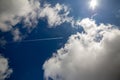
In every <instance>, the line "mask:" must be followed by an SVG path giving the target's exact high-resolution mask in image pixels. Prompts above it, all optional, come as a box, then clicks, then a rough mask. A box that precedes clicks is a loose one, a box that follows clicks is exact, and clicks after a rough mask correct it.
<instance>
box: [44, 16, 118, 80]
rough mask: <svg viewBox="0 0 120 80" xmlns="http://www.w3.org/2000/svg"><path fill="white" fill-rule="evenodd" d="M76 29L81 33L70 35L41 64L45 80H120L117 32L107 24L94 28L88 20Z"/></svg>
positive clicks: (112, 26) (93, 22) (94, 24)
mask: <svg viewBox="0 0 120 80" xmlns="http://www.w3.org/2000/svg"><path fill="white" fill-rule="evenodd" d="M78 25H79V26H81V27H83V29H84V32H83V33H79V32H78V33H77V34H75V35H71V36H70V38H69V40H68V41H67V43H66V44H65V46H64V47H63V48H61V49H59V50H57V52H56V53H54V54H53V57H51V58H50V59H49V60H47V61H46V62H45V63H44V65H43V69H44V77H45V79H46V80H49V79H53V80H101V79H102V80H118V79H120V54H119V52H120V30H119V29H117V28H115V26H114V25H110V24H108V25H105V24H103V23H101V24H100V25H97V24H96V22H95V20H92V19H89V18H85V19H83V20H81V21H79V22H78Z"/></svg>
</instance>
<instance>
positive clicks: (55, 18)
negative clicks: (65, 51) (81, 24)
mask: <svg viewBox="0 0 120 80" xmlns="http://www.w3.org/2000/svg"><path fill="white" fill-rule="evenodd" d="M68 14H69V9H68V7H67V6H65V5H60V4H59V3H57V4H56V5H55V6H54V7H52V6H51V5H50V4H45V5H44V7H43V8H42V9H41V12H40V15H39V17H47V20H48V24H49V26H50V27H53V26H57V25H60V24H62V23H64V22H69V23H71V21H72V17H68Z"/></svg>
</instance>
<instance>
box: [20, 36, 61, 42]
mask: <svg viewBox="0 0 120 80" xmlns="http://www.w3.org/2000/svg"><path fill="white" fill-rule="evenodd" d="M58 39H63V37H56V38H44V39H34V40H23V41H21V42H35V41H49V40H58Z"/></svg>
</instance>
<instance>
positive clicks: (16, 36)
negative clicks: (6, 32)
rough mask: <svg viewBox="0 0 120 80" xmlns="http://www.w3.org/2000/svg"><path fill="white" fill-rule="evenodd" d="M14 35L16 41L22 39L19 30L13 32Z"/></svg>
mask: <svg viewBox="0 0 120 80" xmlns="http://www.w3.org/2000/svg"><path fill="white" fill-rule="evenodd" d="M12 35H13V40H14V41H19V40H21V39H22V36H21V33H20V31H19V29H18V28H17V29H15V30H13V31H12Z"/></svg>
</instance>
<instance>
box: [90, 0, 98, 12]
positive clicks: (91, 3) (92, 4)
mask: <svg viewBox="0 0 120 80" xmlns="http://www.w3.org/2000/svg"><path fill="white" fill-rule="evenodd" d="M96 6H97V0H91V1H90V8H91V9H92V10H94V9H95V8H96Z"/></svg>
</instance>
